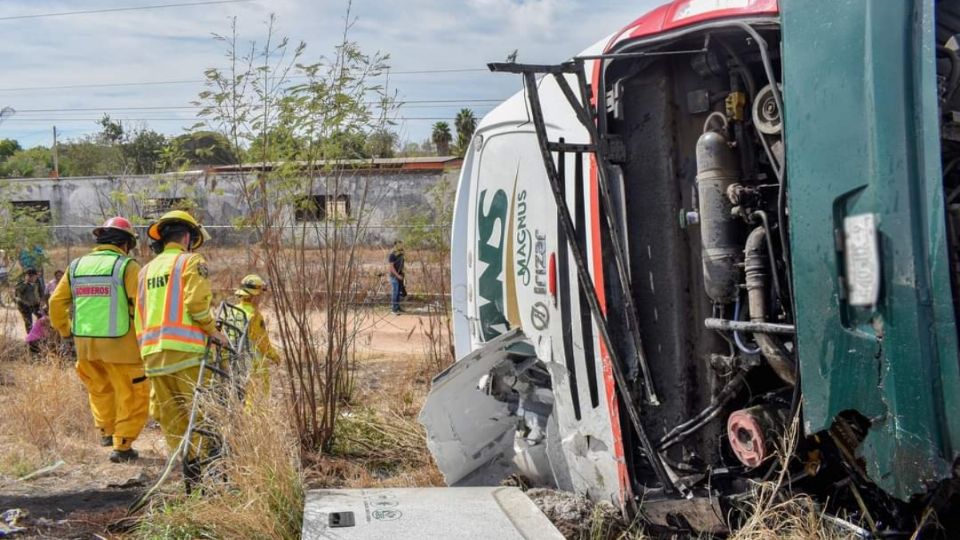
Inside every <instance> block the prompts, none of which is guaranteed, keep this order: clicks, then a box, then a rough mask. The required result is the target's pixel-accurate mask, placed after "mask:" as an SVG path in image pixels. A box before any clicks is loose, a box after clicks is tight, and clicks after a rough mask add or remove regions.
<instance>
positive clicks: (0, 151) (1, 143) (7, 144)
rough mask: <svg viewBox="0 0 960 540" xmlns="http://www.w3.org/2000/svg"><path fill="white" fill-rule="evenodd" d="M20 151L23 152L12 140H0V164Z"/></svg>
mask: <svg viewBox="0 0 960 540" xmlns="http://www.w3.org/2000/svg"><path fill="white" fill-rule="evenodd" d="M20 150H23V148H21V147H20V143H19V142H17V141H15V140H14V139H0V162H2V161H6V160H7V158H9V157H10V156H12V155H13V154H15V153H17V152H19V151H20Z"/></svg>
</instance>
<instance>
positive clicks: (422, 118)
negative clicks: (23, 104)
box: [5, 116, 452, 124]
mask: <svg viewBox="0 0 960 540" xmlns="http://www.w3.org/2000/svg"><path fill="white" fill-rule="evenodd" d="M451 119H452V117H450V116H444V117H432V116H431V117H413V116H406V117H398V118H396V119H390V120H391V121H398V122H403V121H407V120H451ZM100 120H101V119H100V118H23V117H21V118H11V119H9V120H7V121H6V122H5V123H11V124H12V123H15V122H94V123H95V122H99V121H100ZM114 120H120V121H125V122H198V121H202V120H203V119H202V118H191V117H187V118H115V119H114Z"/></svg>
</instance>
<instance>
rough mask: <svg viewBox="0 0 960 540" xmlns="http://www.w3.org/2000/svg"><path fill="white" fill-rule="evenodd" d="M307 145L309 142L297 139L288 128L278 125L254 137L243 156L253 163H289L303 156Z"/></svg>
mask: <svg viewBox="0 0 960 540" xmlns="http://www.w3.org/2000/svg"><path fill="white" fill-rule="evenodd" d="M309 145H310V143H309V141H305V140H303V139H301V138H300V137H297V136H296V134H295V133H294V132H293V130H291V129H290V128H289V126H285V125H280V126H277V127H275V128H274V129H271V130H270V131H269V132H267V133H260V134H258V135H257V136H256V137H254V138H253V141H252V142H251V143H250V147H249V148H248V149H247V150H246V151H245V152H243V154H244V155H245V156H246V160H247V161H251V162H255V163H258V162H261V161H263V162H271V161H291V160H296V159H299V158H300V157H301V156H303V154H304V152H305V151H306V149H307V147H308V146H309Z"/></svg>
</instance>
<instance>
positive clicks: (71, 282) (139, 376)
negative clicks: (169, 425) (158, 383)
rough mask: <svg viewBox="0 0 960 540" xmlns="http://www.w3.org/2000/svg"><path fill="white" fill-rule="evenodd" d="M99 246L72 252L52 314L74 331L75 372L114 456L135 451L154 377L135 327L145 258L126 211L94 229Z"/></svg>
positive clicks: (61, 328)
mask: <svg viewBox="0 0 960 540" xmlns="http://www.w3.org/2000/svg"><path fill="white" fill-rule="evenodd" d="M93 236H94V237H95V238H96V240H97V246H96V247H95V248H94V249H93V251H92V252H90V253H88V254H86V255H84V256H82V257H79V258H77V259H74V260H73V261H72V262H71V263H70V266H69V268H68V270H67V274H66V276H65V277H64V278H63V279H61V280H60V281H59V282H58V283H57V286H56V288H55V289H54V290H53V293H52V294H51V296H50V321H51V324H52V325H53V327H54V328H55V329H56V330H57V332H59V333H60V335H61V336H63V337H64V338H70V337H71V336H72V337H73V340H74V347H75V348H76V352H77V364H76V370H77V374H78V375H79V376H80V380H81V381H83V384H84V386H85V387H86V389H87V394H88V396H89V400H90V410H91V411H92V412H93V421H94V423H95V424H96V426H97V429H99V430H100V437H101V439H100V442H101V444H102V445H103V446H112V447H113V452H111V453H110V461H112V462H114V463H121V462H125V461H132V460H135V459H137V457H138V456H137V451H136V450H134V449H133V448H132V446H131V445H132V444H133V441H134V440H135V439H136V438H137V437H138V436H139V435H140V431H141V430H142V429H143V426H144V424H145V423H146V421H147V404H148V402H149V396H150V383H149V382H148V381H147V378H146V376H145V375H144V370H143V362H142V360H141V359H140V350H139V347H137V340H136V335H135V333H134V330H133V305H134V300H135V298H136V290H137V275H138V273H139V272H140V265H139V264H138V263H137V261H135V260H134V259H132V258H131V257H130V256H129V253H130V250H132V249H133V248H134V246H136V245H137V235H136V233H135V232H134V230H133V226H132V225H131V224H130V222H129V221H128V220H126V219H124V218H122V217H119V216H118V217H113V218H110V219H108V220H107V221H106V222H105V223H104V224H103V225H102V226H100V227H97V228H96V229H94V230H93Z"/></svg>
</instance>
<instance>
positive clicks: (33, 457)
mask: <svg viewBox="0 0 960 540" xmlns="http://www.w3.org/2000/svg"><path fill="white" fill-rule="evenodd" d="M0 379H2V381H3V386H4V391H3V392H2V395H0V408H2V410H3V414H2V415H0V437H2V440H3V441H4V442H5V443H6V444H4V449H3V451H2V453H0V474H2V475H5V476H12V477H20V476H23V475H24V474H26V473H29V472H32V471H33V470H36V469H39V468H40V467H43V466H46V465H50V464H51V463H53V462H55V461H57V460H60V459H63V460H65V461H68V462H70V461H85V460H87V459H91V458H92V454H93V450H92V447H93V445H92V444H91V443H93V442H94V441H96V440H97V436H98V433H97V430H96V428H95V427H94V425H93V418H92V417H91V416H90V412H89V411H90V408H89V405H88V404H87V394H86V391H85V390H84V388H83V385H82V383H80V381H79V380H78V379H77V376H76V374H75V373H74V371H73V369H72V368H71V367H70V366H68V365H64V364H63V363H62V362H61V361H60V360H58V359H56V358H50V359H44V360H38V361H36V362H5V363H4V364H2V367H0Z"/></svg>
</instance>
